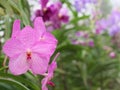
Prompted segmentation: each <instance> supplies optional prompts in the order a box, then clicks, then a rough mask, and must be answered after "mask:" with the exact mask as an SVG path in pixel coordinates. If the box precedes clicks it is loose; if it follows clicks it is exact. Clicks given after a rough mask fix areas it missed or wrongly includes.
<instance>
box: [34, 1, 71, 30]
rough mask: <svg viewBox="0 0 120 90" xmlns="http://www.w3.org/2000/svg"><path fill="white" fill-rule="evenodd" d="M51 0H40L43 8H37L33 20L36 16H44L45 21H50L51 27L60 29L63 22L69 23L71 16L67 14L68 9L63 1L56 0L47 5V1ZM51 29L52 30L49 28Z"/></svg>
mask: <svg viewBox="0 0 120 90" xmlns="http://www.w3.org/2000/svg"><path fill="white" fill-rule="evenodd" d="M48 2H49V0H40V4H41V9H39V10H37V11H36V12H35V15H33V17H32V18H33V20H34V19H35V18H36V17H39V16H41V17H43V20H44V22H46V23H49V25H48V28H49V26H50V27H51V26H52V28H51V29H58V28H60V27H61V23H62V22H63V23H68V21H69V16H68V14H67V12H68V10H67V9H65V8H63V7H62V3H61V2H55V3H54V4H51V5H50V6H47V3H48ZM49 31H51V30H49Z"/></svg>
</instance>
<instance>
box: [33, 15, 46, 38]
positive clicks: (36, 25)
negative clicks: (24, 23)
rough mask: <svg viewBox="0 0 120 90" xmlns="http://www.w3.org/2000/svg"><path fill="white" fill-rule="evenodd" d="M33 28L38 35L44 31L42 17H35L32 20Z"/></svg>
mask: <svg viewBox="0 0 120 90" xmlns="http://www.w3.org/2000/svg"><path fill="white" fill-rule="evenodd" d="M34 29H35V30H36V31H37V32H36V33H37V34H38V36H39V37H41V36H42V35H43V34H44V33H45V32H46V27H45V24H44V22H43V19H42V17H36V19H35V21H34Z"/></svg>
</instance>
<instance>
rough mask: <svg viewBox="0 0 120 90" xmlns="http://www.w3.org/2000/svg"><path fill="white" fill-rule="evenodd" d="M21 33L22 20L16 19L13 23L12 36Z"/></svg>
mask: <svg viewBox="0 0 120 90" xmlns="http://www.w3.org/2000/svg"><path fill="white" fill-rule="evenodd" d="M19 33H20V20H15V21H14V23H13V29H12V37H17V36H18V34H19Z"/></svg>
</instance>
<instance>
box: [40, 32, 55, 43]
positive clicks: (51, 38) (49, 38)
mask: <svg viewBox="0 0 120 90" xmlns="http://www.w3.org/2000/svg"><path fill="white" fill-rule="evenodd" d="M43 38H44V42H47V43H49V44H54V45H57V39H56V38H55V37H54V36H53V35H52V34H51V33H49V32H46V33H45V34H44V36H43ZM41 41H42V39H41Z"/></svg>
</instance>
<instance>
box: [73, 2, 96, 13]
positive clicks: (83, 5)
mask: <svg viewBox="0 0 120 90" xmlns="http://www.w3.org/2000/svg"><path fill="white" fill-rule="evenodd" d="M96 2H97V0H75V1H74V6H75V9H76V10H77V11H78V12H81V10H82V9H83V8H86V4H90V3H91V4H95V3H96Z"/></svg>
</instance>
